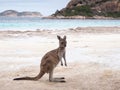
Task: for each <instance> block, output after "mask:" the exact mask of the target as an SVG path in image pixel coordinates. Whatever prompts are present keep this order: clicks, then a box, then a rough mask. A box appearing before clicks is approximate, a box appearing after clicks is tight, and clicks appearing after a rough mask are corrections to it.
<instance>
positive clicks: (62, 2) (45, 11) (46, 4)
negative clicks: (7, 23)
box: [0, 0, 70, 16]
mask: <svg viewBox="0 0 120 90" xmlns="http://www.w3.org/2000/svg"><path fill="white" fill-rule="evenodd" d="M69 1H70V0H0V12H2V11H4V10H17V11H39V12H41V14H42V15H44V16H48V15H51V14H53V13H54V12H55V11H56V10H60V9H62V8H64V7H65V6H66V5H67V3H68V2H69Z"/></svg>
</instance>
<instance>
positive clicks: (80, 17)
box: [42, 16, 120, 20]
mask: <svg viewBox="0 0 120 90" xmlns="http://www.w3.org/2000/svg"><path fill="white" fill-rule="evenodd" d="M42 19H96V20H98V19H99V20H120V17H118V18H114V17H104V16H93V17H86V16H46V17H44V16H43V17H42Z"/></svg>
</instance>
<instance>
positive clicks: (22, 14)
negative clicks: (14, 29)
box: [0, 10, 42, 17]
mask: <svg viewBox="0 0 120 90" xmlns="http://www.w3.org/2000/svg"><path fill="white" fill-rule="evenodd" d="M0 16H9V17H41V16H42V15H41V13H40V12H28V11H24V12H18V11H15V10H6V11H3V12H1V13H0Z"/></svg>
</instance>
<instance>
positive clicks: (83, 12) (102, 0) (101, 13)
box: [48, 0, 120, 19]
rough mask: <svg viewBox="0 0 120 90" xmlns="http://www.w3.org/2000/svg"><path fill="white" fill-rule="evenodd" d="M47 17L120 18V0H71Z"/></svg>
mask: <svg viewBox="0 0 120 90" xmlns="http://www.w3.org/2000/svg"><path fill="white" fill-rule="evenodd" d="M48 18H69V19H71V18H81V19H84V18H95V19H112V18H119V19H120V0H71V1H70V2H69V3H68V4H67V6H66V7H65V8H63V9H61V10H57V11H56V12H55V13H54V14H52V15H51V16H49V17H48Z"/></svg>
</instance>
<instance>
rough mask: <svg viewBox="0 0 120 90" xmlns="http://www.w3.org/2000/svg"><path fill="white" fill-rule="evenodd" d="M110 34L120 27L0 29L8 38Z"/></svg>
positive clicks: (117, 32) (116, 31)
mask: <svg viewBox="0 0 120 90" xmlns="http://www.w3.org/2000/svg"><path fill="white" fill-rule="evenodd" d="M72 33H74V34H81V33H82V34H85V33H86V34H102V33H103V34H108V33H114V34H119V33H120V27H77V28H69V29H61V30H53V29H52V30H40V29H37V30H26V31H22V30H21V31H20V30H13V31H12V30H5V31H4V30H2V31H0V37H2V38H6V37H29V36H44V35H49V34H51V35H53V36H54V35H57V34H61V35H62V34H63V35H65V34H66V35H69V34H72Z"/></svg>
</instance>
